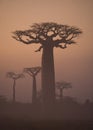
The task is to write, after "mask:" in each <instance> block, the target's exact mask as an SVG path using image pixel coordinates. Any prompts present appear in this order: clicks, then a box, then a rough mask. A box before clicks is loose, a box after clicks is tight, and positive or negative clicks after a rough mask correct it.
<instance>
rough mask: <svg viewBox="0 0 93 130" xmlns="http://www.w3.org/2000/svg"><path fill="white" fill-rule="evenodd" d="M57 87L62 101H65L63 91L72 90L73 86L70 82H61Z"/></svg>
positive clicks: (57, 83)
mask: <svg viewBox="0 0 93 130" xmlns="http://www.w3.org/2000/svg"><path fill="white" fill-rule="evenodd" d="M56 87H57V89H59V92H60V94H59V98H60V100H61V101H62V100H63V90H64V89H68V88H72V85H71V83H69V82H65V81H61V82H56Z"/></svg>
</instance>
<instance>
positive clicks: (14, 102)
mask: <svg viewBox="0 0 93 130" xmlns="http://www.w3.org/2000/svg"><path fill="white" fill-rule="evenodd" d="M15 85H16V80H15V79H14V83H13V103H15Z"/></svg>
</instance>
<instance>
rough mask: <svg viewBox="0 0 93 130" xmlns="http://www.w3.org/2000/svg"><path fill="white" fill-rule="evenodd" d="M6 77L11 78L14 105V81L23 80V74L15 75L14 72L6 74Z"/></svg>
mask: <svg viewBox="0 0 93 130" xmlns="http://www.w3.org/2000/svg"><path fill="white" fill-rule="evenodd" d="M7 77H9V78H12V79H13V81H14V82H13V103H15V101H16V99H15V86H16V80H18V79H19V78H24V75H23V74H16V73H14V72H7Z"/></svg>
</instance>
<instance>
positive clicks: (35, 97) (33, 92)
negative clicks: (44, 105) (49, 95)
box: [32, 76, 37, 104]
mask: <svg viewBox="0 0 93 130" xmlns="http://www.w3.org/2000/svg"><path fill="white" fill-rule="evenodd" d="M36 100H37V89H36V77H35V76H33V88H32V103H33V104H35V103H36Z"/></svg>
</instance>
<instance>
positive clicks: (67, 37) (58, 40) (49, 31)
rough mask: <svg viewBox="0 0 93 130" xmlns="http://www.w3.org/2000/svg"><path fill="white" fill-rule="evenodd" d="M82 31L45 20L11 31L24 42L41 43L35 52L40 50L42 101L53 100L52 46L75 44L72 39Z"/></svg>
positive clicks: (65, 46) (15, 37)
mask: <svg viewBox="0 0 93 130" xmlns="http://www.w3.org/2000/svg"><path fill="white" fill-rule="evenodd" d="M81 33H82V31H81V30H80V29H79V28H77V27H73V26H68V25H62V24H57V23H54V22H45V23H40V24H37V23H35V24H33V25H32V26H31V27H30V29H28V30H24V31H22V30H17V31H15V32H13V36H12V37H13V38H14V39H16V40H17V41H19V42H22V43H24V44H27V45H29V44H32V43H36V44H41V45H40V47H39V48H38V49H37V50H36V52H38V51H41V49H43V52H42V92H43V101H44V103H52V102H54V101H55V70H54V57H53V48H54V47H57V48H61V49H65V48H67V46H68V45H72V44H75V43H76V42H75V41H74V39H75V38H76V37H78V36H79V34H81Z"/></svg>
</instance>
